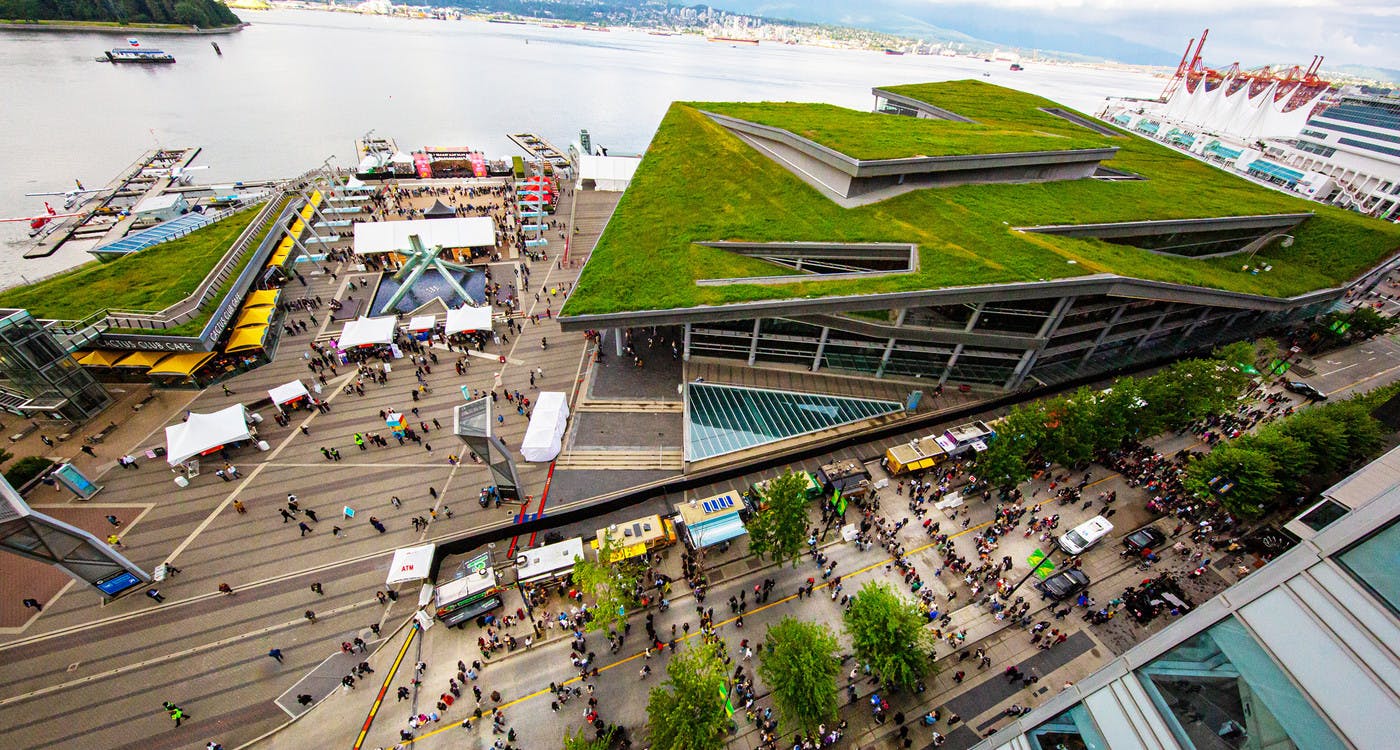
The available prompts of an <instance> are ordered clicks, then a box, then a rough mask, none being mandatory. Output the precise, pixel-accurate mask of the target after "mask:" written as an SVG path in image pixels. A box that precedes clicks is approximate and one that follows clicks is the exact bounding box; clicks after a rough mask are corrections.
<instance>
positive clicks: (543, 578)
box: [515, 537, 583, 588]
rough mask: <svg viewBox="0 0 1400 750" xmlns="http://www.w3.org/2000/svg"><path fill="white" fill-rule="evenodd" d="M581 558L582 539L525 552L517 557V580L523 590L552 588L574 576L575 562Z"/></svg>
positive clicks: (577, 538)
mask: <svg viewBox="0 0 1400 750" xmlns="http://www.w3.org/2000/svg"><path fill="white" fill-rule="evenodd" d="M581 557H583V539H582V538H581V537H574V538H572V539H565V540H564V541H562V542H556V543H555V544H546V545H544V546H543V547H536V548H534V549H527V550H524V551H522V552H521V553H520V554H519V555H516V557H515V580H516V582H517V583H519V584H520V586H521V587H522V588H532V587H536V586H552V585H554V584H555V583H558V582H560V581H563V580H564V579H566V578H568V577H569V576H570V575H572V574H573V572H574V560H576V559H578V558H581Z"/></svg>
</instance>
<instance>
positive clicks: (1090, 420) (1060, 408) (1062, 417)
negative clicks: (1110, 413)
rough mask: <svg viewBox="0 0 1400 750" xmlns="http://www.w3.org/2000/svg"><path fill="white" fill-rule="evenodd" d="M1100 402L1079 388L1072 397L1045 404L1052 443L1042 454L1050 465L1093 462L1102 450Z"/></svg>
mask: <svg viewBox="0 0 1400 750" xmlns="http://www.w3.org/2000/svg"><path fill="white" fill-rule="evenodd" d="M1097 398H1098V394H1097V393H1095V392H1094V391H1093V390H1091V389H1089V388H1080V389H1079V390H1078V391H1076V392H1075V393H1074V395H1073V396H1068V397H1066V396H1059V397H1056V398H1052V399H1048V400H1047V401H1045V402H1043V408H1044V410H1045V412H1046V420H1047V422H1046V427H1047V429H1048V430H1049V432H1048V434H1047V437H1048V438H1049V439H1048V440H1046V441H1045V443H1044V445H1042V446H1041V450H1040V452H1041V454H1042V455H1043V456H1044V458H1045V459H1046V460H1047V461H1050V462H1051V463H1056V464H1059V465H1061V466H1075V465H1078V464H1082V463H1085V462H1087V461H1090V460H1092V459H1093V458H1094V454H1095V453H1096V452H1097V451H1098V450H1099V447H1100V446H1099V426H1098V423H1097V419H1096V418H1095V417H1096V412H1097V411H1098V408H1097Z"/></svg>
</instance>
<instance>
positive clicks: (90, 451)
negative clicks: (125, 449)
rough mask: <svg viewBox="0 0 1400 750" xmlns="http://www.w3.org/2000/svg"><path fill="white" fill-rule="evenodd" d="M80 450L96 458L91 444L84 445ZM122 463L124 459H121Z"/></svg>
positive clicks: (95, 452)
mask: <svg viewBox="0 0 1400 750" xmlns="http://www.w3.org/2000/svg"><path fill="white" fill-rule="evenodd" d="M80 450H81V451H82V452H83V453H86V454H88V455H89V456H92V457H93V458H97V451H94V450H93V449H92V446H91V445H84V446H83V447H82V448H81V449H80ZM123 465H125V462H124V461H123Z"/></svg>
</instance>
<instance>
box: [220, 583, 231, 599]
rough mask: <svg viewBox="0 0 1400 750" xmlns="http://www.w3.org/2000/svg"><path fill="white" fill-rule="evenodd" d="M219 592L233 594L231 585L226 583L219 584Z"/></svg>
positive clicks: (226, 594) (227, 594) (225, 594)
mask: <svg viewBox="0 0 1400 750" xmlns="http://www.w3.org/2000/svg"><path fill="white" fill-rule="evenodd" d="M219 593H220V594H223V595H224V596H233V595H234V591H233V587H232V586H230V585H228V584H227V583H221V584H219Z"/></svg>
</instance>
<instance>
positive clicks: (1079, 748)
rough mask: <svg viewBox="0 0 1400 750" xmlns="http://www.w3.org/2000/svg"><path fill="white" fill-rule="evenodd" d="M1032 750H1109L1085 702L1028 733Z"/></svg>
mask: <svg viewBox="0 0 1400 750" xmlns="http://www.w3.org/2000/svg"><path fill="white" fill-rule="evenodd" d="M1026 740H1027V741H1028V742H1029V743H1030V746H1031V750H1108V743H1106V742H1104V741H1103V737H1102V736H1101V735H1100V734H1099V730H1098V728H1097V727H1095V726H1094V719H1093V717H1091V716H1090V715H1089V709H1088V708H1086V707H1085V706H1084V704H1083V703H1076V704H1074V705H1073V706H1071V707H1070V708H1068V709H1066V710H1064V711H1061V712H1060V713H1059V714H1058V715H1057V716H1055V718H1053V719H1051V720H1049V721H1047V722H1045V723H1043V724H1041V725H1039V726H1037V727H1036V728H1035V729H1032V730H1031V731H1029V732H1027V733H1026Z"/></svg>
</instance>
